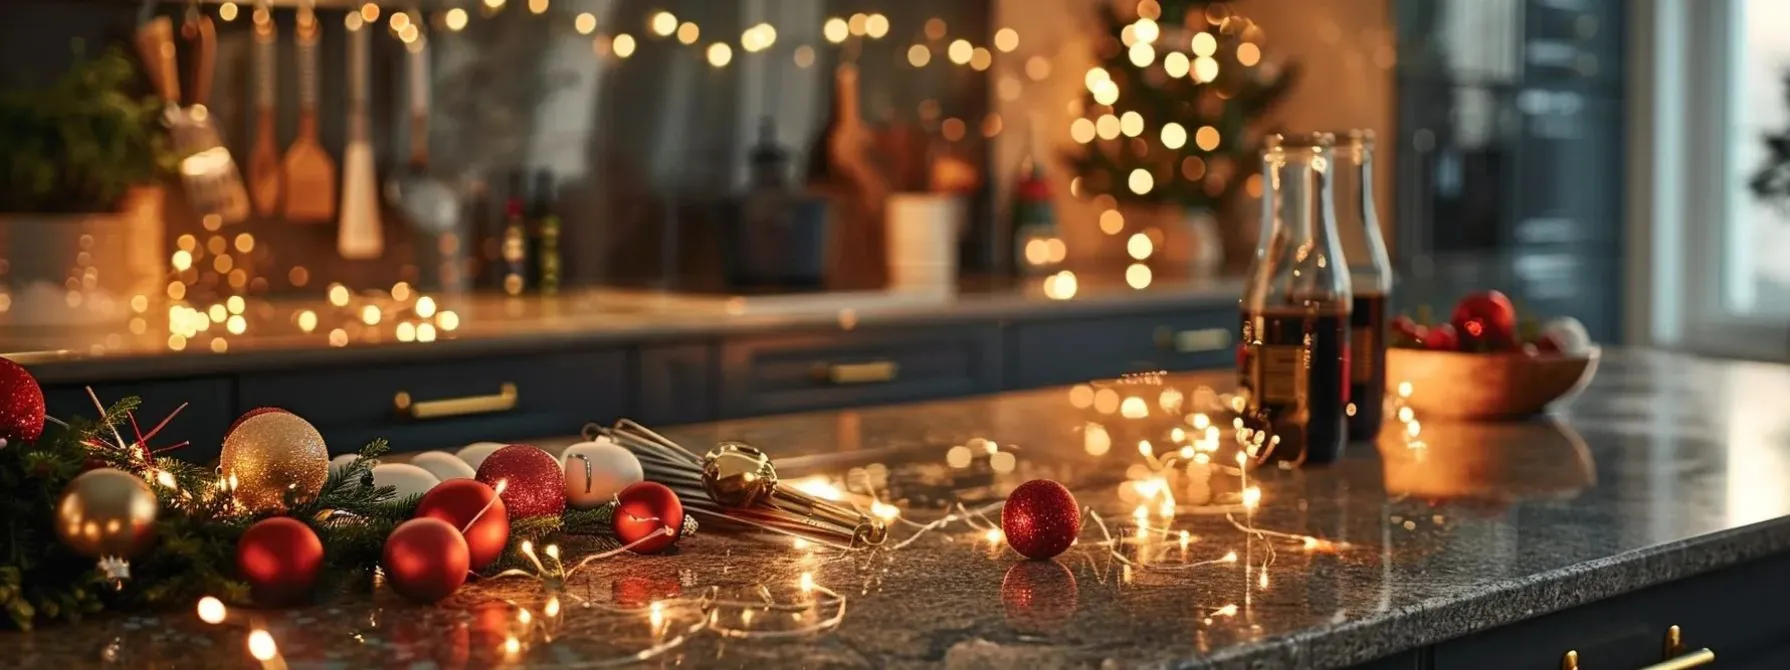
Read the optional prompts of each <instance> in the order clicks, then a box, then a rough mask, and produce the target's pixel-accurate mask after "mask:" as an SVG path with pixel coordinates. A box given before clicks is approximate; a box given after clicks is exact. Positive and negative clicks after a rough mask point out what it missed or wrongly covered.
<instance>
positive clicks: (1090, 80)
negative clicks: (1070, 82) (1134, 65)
mask: <svg viewBox="0 0 1790 670" xmlns="http://www.w3.org/2000/svg"><path fill="white" fill-rule="evenodd" d="M1112 80H1113V76H1112V75H1110V74H1107V72H1106V70H1104V69H1102V68H1097V67H1096V68H1089V69H1088V73H1087V74H1086V75H1083V76H1082V78H1081V81H1082V84H1083V85H1085V86H1087V87H1088V92H1090V93H1092V92H1094V91H1095V90H1098V89H1099V88H1100V82H1103V81H1107V82H1110V81H1112Z"/></svg>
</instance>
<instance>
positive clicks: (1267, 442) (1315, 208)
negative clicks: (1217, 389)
mask: <svg viewBox="0 0 1790 670" xmlns="http://www.w3.org/2000/svg"><path fill="white" fill-rule="evenodd" d="M1334 144H1335V138H1334V136H1332V135H1331V134H1329V133H1306V134H1293V135H1270V136H1269V137H1268V138H1267V141H1266V148H1265V149H1263V151H1262V237H1261V241H1260V242H1259V243H1258V244H1257V245H1256V253H1255V260H1254V261H1253V262H1252V263H1251V264H1250V270H1249V276H1248V279H1247V284H1246V286H1245V288H1244V291H1243V299H1242V300H1241V301H1240V303H1239V311H1240V312H1241V316H1242V319H1241V320H1242V328H1241V337H1239V338H1238V339H1239V345H1238V346H1239V351H1238V356H1237V367H1238V378H1239V379H1238V381H1239V386H1240V388H1239V390H1238V392H1239V393H1240V394H1241V395H1242V397H1243V399H1244V407H1243V415H1242V419H1243V424H1244V427H1245V428H1248V429H1249V430H1251V431H1253V433H1255V434H1256V435H1259V436H1260V437H1261V441H1260V443H1259V446H1254V447H1252V448H1251V449H1250V456H1251V458H1252V459H1253V460H1254V462H1256V463H1258V464H1259V463H1264V462H1270V461H1284V462H1290V463H1293V464H1303V463H1329V462H1332V461H1335V460H1336V459H1337V458H1339V457H1340V456H1341V455H1342V450H1343V446H1344V445H1345V444H1346V443H1347V442H1348V437H1349V435H1348V425H1347V417H1346V410H1345V408H1346V407H1347V405H1348V401H1349V397H1348V396H1349V353H1350V352H1349V315H1350V313H1351V310H1352V309H1353V305H1352V304H1351V302H1350V301H1351V298H1352V295H1351V293H1350V290H1349V273H1348V269H1347V267H1346V266H1345V265H1344V260H1343V254H1342V248H1341V246H1340V244H1339V243H1338V240H1337V229H1336V212H1335V208H1334V207H1333V205H1332V204H1331V203H1332V194H1331V180H1332V176H1333V174H1334V171H1335V169H1336V156H1335V147H1334Z"/></svg>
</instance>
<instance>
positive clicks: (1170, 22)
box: [1070, 0, 1296, 233]
mask: <svg viewBox="0 0 1790 670" xmlns="http://www.w3.org/2000/svg"><path fill="white" fill-rule="evenodd" d="M1119 1H1120V2H1122V3H1126V4H1129V2H1130V0H1119ZM1245 4H1247V3H1245V2H1240V1H1239V0H1231V1H1230V2H1216V1H1212V0H1141V1H1139V2H1138V3H1137V4H1136V5H1135V9H1122V8H1115V6H1114V5H1113V4H1111V3H1110V2H1101V3H1100V4H1099V9H1098V12H1099V17H1100V20H1101V22H1102V25H1103V26H1104V28H1105V29H1106V30H1107V32H1108V33H1109V34H1110V35H1111V36H1112V37H1110V38H1103V39H1102V40H1101V43H1100V44H1099V45H1098V47H1097V49H1096V52H1097V55H1098V57H1099V59H1100V63H1099V65H1098V66H1097V67H1095V68H1092V69H1090V70H1089V71H1088V73H1087V75H1086V79H1085V82H1084V83H1085V84H1086V86H1087V91H1088V93H1087V95H1086V96H1085V97H1084V105H1083V110H1084V111H1083V114H1082V118H1078V119H1076V120H1075V121H1074V122H1073V123H1072V124H1071V126H1070V135H1071V136H1072V137H1073V138H1074V139H1075V141H1076V142H1077V143H1079V144H1081V145H1083V146H1082V147H1081V148H1080V149H1079V151H1077V152H1076V153H1075V154H1074V155H1073V156H1071V157H1070V164H1071V165H1072V166H1073V167H1074V169H1075V173H1076V174H1077V175H1079V176H1080V180H1079V183H1078V184H1077V189H1076V190H1077V191H1078V193H1079V194H1080V195H1082V196H1084V197H1095V196H1098V195H1101V194H1105V195H1110V196H1112V197H1113V198H1114V199H1116V200H1118V201H1120V202H1140V203H1150V204H1172V205H1178V206H1180V207H1182V208H1186V209H1190V210H1206V211H1209V212H1212V213H1213V214H1214V215H1217V216H1219V217H1220V218H1221V219H1222V218H1224V217H1223V214H1224V212H1225V211H1226V210H1227V209H1228V208H1229V205H1230V204H1232V203H1233V202H1235V201H1236V199H1237V198H1236V197H1235V196H1236V193H1237V191H1238V190H1239V189H1241V188H1244V184H1245V183H1246V182H1247V181H1248V180H1249V178H1250V176H1251V175H1253V174H1255V171H1256V168H1257V158H1256V152H1257V144H1258V140H1259V137H1260V136H1259V133H1258V132H1256V131H1255V130H1252V128H1251V124H1252V123H1253V122H1254V121H1256V120H1257V119H1259V118H1261V117H1262V115H1263V114H1265V113H1267V112H1268V111H1269V110H1270V109H1272V108H1273V107H1274V105H1275V104H1276V103H1278V102H1280V100H1281V99H1282V98H1283V97H1284V96H1285V94H1286V92H1287V89H1288V88H1289V87H1290V86H1291V85H1292V83H1293V79H1294V75H1295V74H1296V72H1295V71H1294V69H1293V68H1292V67H1291V66H1281V65H1279V64H1277V63H1276V62H1274V61H1273V60H1271V59H1268V58H1265V57H1264V54H1263V32H1262V29H1261V28H1260V27H1258V26H1257V25H1256V24H1255V23H1254V22H1252V21H1250V20H1249V18H1248V17H1246V16H1244V15H1242V14H1241V13H1239V8H1238V6H1239V5H1245ZM1126 14H1129V15H1130V16H1126ZM1107 232H1109V233H1116V232H1117V231H1116V230H1109V231H1107Z"/></svg>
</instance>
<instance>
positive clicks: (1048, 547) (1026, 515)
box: [1001, 479, 1081, 559]
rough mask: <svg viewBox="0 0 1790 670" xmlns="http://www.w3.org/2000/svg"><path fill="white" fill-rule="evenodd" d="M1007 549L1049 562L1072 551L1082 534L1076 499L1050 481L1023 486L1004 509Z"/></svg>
mask: <svg viewBox="0 0 1790 670" xmlns="http://www.w3.org/2000/svg"><path fill="white" fill-rule="evenodd" d="M1001 532H1002V533H1005V534H1006V536H1007V546H1010V547H1013V550H1014V551H1017V552H1019V553H1020V554H1021V555H1023V556H1025V557H1026V558H1036V559H1047V558H1051V557H1053V556H1056V555H1057V554H1061V553H1063V552H1064V551H1065V550H1067V549H1069V545H1071V544H1074V543H1075V537H1076V536H1077V535H1080V534H1081V507H1080V506H1079V505H1077V504H1076V503H1075V496H1074V495H1073V494H1071V493H1069V489H1066V488H1063V485H1062V484H1058V483H1056V482H1053V481H1051V480H1048V479H1034V480H1032V481H1029V482H1026V483H1024V484H1020V485H1019V488H1016V489H1013V494H1012V495H1010V496H1007V504H1006V505H1003V506H1002V507H1001Z"/></svg>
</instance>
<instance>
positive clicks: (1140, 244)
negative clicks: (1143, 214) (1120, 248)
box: [1125, 233, 1156, 261]
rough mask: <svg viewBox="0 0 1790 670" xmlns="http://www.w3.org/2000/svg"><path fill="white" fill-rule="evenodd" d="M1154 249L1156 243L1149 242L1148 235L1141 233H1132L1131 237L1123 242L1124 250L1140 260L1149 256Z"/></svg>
mask: <svg viewBox="0 0 1790 670" xmlns="http://www.w3.org/2000/svg"><path fill="white" fill-rule="evenodd" d="M1155 251H1156V245H1155V244H1152V243H1151V242H1150V236H1149V235H1145V234H1143V233H1133V234H1132V235H1131V239H1130V240H1127V241H1126V242H1125V252H1126V253H1128V254H1130V255H1131V257H1132V258H1135V259H1137V260H1140V261H1141V260H1144V259H1146V258H1149V257H1150V254H1151V253H1154V252H1155Z"/></svg>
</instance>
